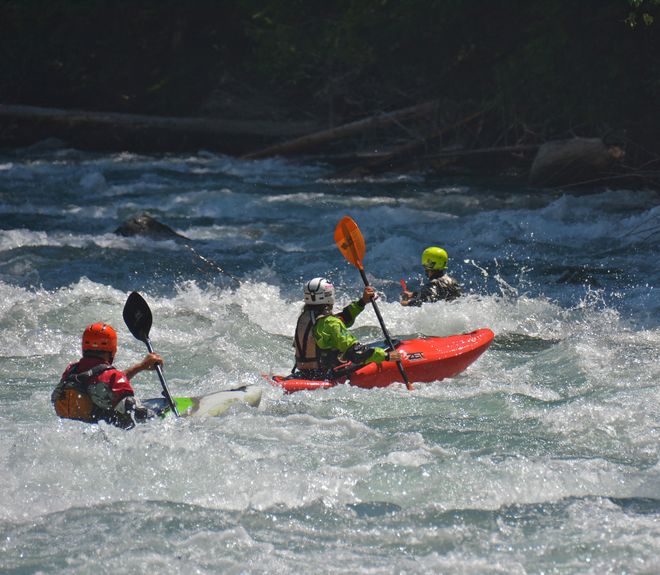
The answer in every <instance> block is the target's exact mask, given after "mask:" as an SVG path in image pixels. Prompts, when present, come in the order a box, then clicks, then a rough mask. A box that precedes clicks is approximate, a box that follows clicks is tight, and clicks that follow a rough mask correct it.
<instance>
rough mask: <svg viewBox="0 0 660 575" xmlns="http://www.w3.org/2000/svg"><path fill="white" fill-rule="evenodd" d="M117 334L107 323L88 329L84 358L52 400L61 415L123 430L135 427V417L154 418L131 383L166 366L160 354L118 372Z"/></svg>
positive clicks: (64, 378) (67, 371) (62, 381)
mask: <svg viewBox="0 0 660 575" xmlns="http://www.w3.org/2000/svg"><path fill="white" fill-rule="evenodd" d="M116 353H117V332H116V331H115V330H114V328H113V327H112V326H111V325H109V324H107V323H101V322H99V323H93V324H91V325H88V326H87V328H86V329H85V331H84V333H83V336H82V358H81V359H80V360H78V361H77V362H75V363H71V364H69V365H68V366H67V368H66V369H65V370H64V373H63V374H62V378H61V379H60V382H59V384H58V385H57V387H56V388H55V390H54V391H53V394H52V396H51V400H52V402H53V406H54V407H55V412H56V413H57V415H59V416H60V417H62V418H64V419H76V420H79V421H85V422H88V423H97V422H98V421H107V422H108V423H112V424H114V425H117V426H119V427H132V426H133V425H134V422H133V417H134V418H135V420H137V421H141V420H144V419H147V418H149V417H151V416H153V412H151V410H149V409H147V408H146V407H143V406H142V405H141V404H140V402H139V400H138V399H137V398H136V397H135V396H134V391H133V387H132V386H131V382H130V379H131V378H132V377H133V376H134V375H136V374H137V373H139V372H141V371H144V370H152V369H155V368H156V366H157V365H163V358H162V357H160V355H158V354H156V353H149V354H147V355H146V356H145V357H144V359H143V360H142V361H141V362H139V363H136V364H135V365H134V366H132V367H129V368H128V369H127V370H126V371H125V372H123V371H120V370H118V369H116V368H115V367H114V366H113V365H112V361H113V359H114V357H115V354H116Z"/></svg>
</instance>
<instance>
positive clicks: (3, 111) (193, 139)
mask: <svg viewBox="0 0 660 575" xmlns="http://www.w3.org/2000/svg"><path fill="white" fill-rule="evenodd" d="M0 122H2V123H3V124H7V123H8V122H14V123H20V128H21V129H22V130H23V132H24V136H23V137H24V138H26V137H27V138H31V141H23V142H22V144H23V145H29V144H30V143H33V142H34V141H37V140H42V139H45V138H48V137H59V138H61V139H64V140H73V141H74V143H76V142H82V143H83V145H85V144H87V145H86V146H85V147H88V146H89V147H97V148H100V149H107V148H108V147H110V148H112V149H116V148H117V147H120V148H121V147H122V146H124V147H127V148H129V149H132V148H134V147H136V148H146V149H149V147H150V145H152V146H153V149H155V150H161V149H165V150H167V149H173V150H178V149H198V148H199V147H203V146H205V147H209V148H210V149H213V150H219V151H222V152H226V153H234V152H236V153H243V152H245V150H246V149H250V148H254V146H255V144H258V143H265V142H269V141H273V140H275V139H278V138H282V137H291V136H297V135H300V134H305V133H309V132H311V131H314V130H316V129H317V128H318V124H316V123H315V122H290V121H286V122H272V121H267V120H232V119H222V118H185V117H163V116H148V115H143V114H122V113H118V112H96V111H89V110H63V109H59V108H42V107H38V106H15V105H5V104H0ZM6 131H7V132H11V131H12V130H11V129H7V130H6ZM14 131H15V130H14ZM3 136H4V139H5V140H7V139H8V137H7V136H6V135H4V134H3ZM13 136H14V138H19V139H20V137H21V136H20V135H16V134H14V135H13ZM95 144H96V145H95Z"/></svg>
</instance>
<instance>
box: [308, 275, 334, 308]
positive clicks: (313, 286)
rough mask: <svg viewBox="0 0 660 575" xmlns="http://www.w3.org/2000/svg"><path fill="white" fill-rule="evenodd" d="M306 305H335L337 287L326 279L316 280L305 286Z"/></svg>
mask: <svg viewBox="0 0 660 575" xmlns="http://www.w3.org/2000/svg"><path fill="white" fill-rule="evenodd" d="M305 303H306V304H310V305H332V304H333V303H335V286H333V285H332V284H331V283H330V282H329V281H328V280H327V279H325V278H314V279H313V280H309V281H308V282H307V283H306V284H305Z"/></svg>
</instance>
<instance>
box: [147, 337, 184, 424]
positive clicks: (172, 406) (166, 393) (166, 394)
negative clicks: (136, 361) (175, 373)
mask: <svg viewBox="0 0 660 575" xmlns="http://www.w3.org/2000/svg"><path fill="white" fill-rule="evenodd" d="M143 341H144V343H145V344H146V345H147V350H148V351H149V353H154V348H153V347H152V346H151V340H150V339H149V336H145V337H144V340H143ZM156 373H157V374H158V379H160V385H161V387H162V388H163V397H164V398H165V399H166V400H167V403H168V404H169V406H170V409H171V410H172V413H174V415H176V416H177V417H179V410H178V409H177V408H176V403H174V400H173V399H172V396H171V395H170V390H169V389H167V383H165V376H164V375H163V370H162V369H161V368H160V365H157V366H156Z"/></svg>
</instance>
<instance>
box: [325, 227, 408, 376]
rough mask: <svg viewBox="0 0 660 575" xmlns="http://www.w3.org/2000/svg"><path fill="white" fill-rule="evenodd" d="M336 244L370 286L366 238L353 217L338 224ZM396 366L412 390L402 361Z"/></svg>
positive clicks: (388, 337)
mask: <svg viewBox="0 0 660 575" xmlns="http://www.w3.org/2000/svg"><path fill="white" fill-rule="evenodd" d="M335 243H336V244H337V247H338V248H339V251H340V252H341V253H342V254H343V256H344V257H345V258H346V259H347V260H348V262H350V263H351V264H353V265H354V266H355V267H356V268H357V269H358V270H359V271H360V275H361V276H362V281H363V282H364V285H365V286H368V285H369V280H368V279H367V274H366V273H365V271H364V266H363V265H362V260H363V259H364V254H365V253H366V247H365V244H364V238H363V237H362V232H361V231H360V228H358V225H357V224H356V223H355V222H354V221H353V219H352V218H351V217H349V216H344V217H343V218H342V219H341V220H340V221H339V223H338V224H337V227H336V228H335ZM371 303H372V305H373V306H374V311H375V312H376V317H377V318H378V322H379V323H380V327H381V329H382V330H383V335H384V336H385V341H387V343H388V345H389V346H390V348H391V349H394V344H393V343H392V338H391V337H390V334H389V333H388V332H387V328H386V327H385V322H384V321H383V316H381V315H380V310H379V309H378V306H377V305H376V301H375V300H373V299H372V300H371ZM396 364H397V367H398V368H399V372H400V373H401V377H403V381H404V382H405V384H406V387H407V388H408V389H412V385H411V384H410V382H409V381H408V376H407V375H406V371H405V370H404V369H403V364H402V363H401V360H398V361H397V362H396Z"/></svg>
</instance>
